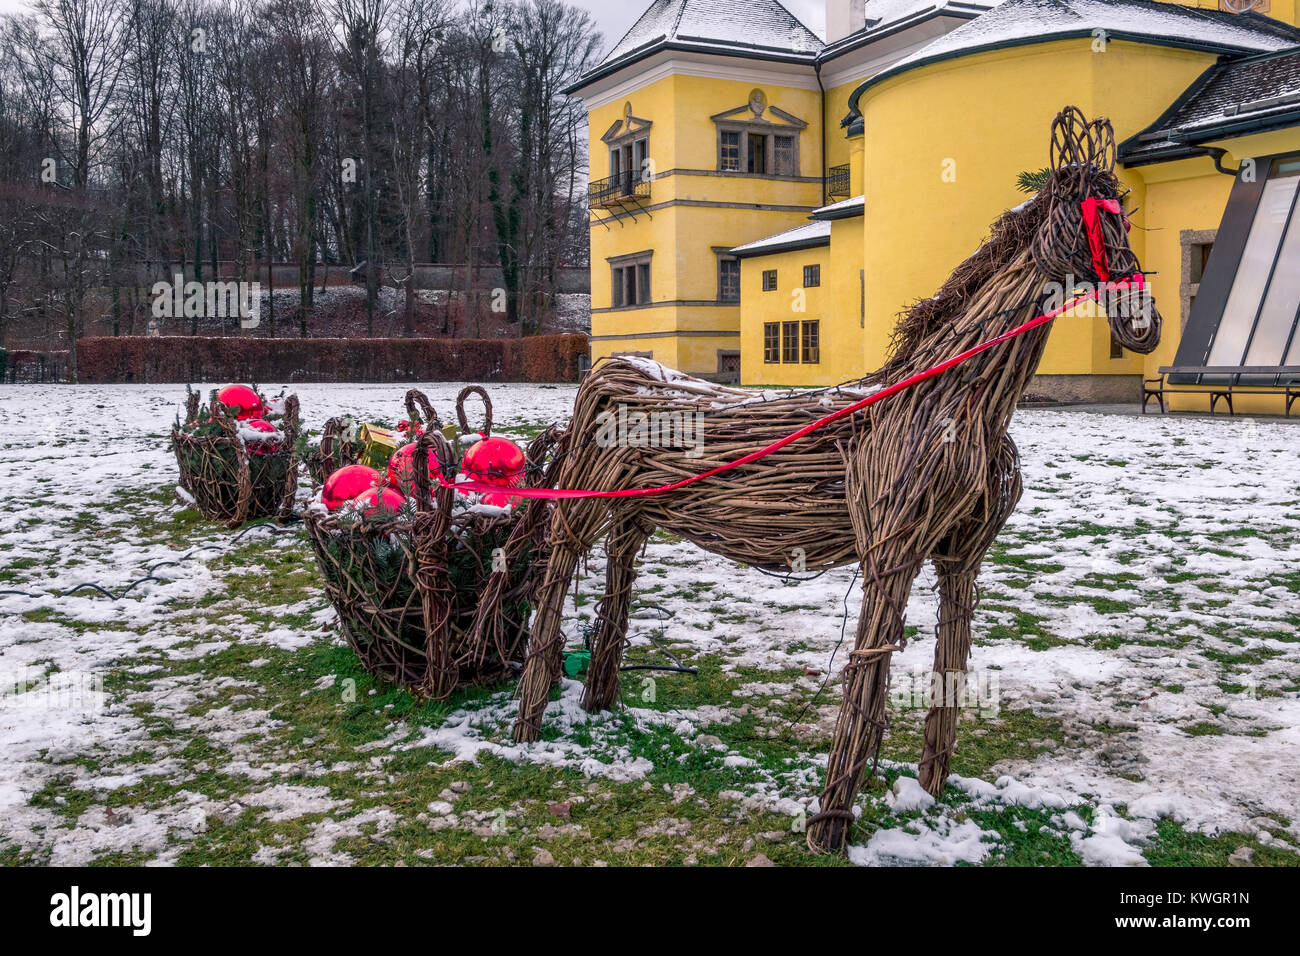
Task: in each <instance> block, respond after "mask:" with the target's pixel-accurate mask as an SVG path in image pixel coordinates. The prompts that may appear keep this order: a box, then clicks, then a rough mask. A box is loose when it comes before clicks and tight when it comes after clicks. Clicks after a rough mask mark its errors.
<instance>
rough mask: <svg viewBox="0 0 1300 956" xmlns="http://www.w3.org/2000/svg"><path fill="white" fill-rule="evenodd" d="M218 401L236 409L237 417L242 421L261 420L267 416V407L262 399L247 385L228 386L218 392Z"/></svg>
mask: <svg viewBox="0 0 1300 956" xmlns="http://www.w3.org/2000/svg"><path fill="white" fill-rule="evenodd" d="M217 401H219V402H220V403H221V404H222V405H225V406H227V407H228V408H233V409H236V414H235V417H236V418H238V419H239V420H240V421H243V420H245V419H249V418H261V417H262V416H263V415H265V414H266V405H265V404H263V402H262V397H261V396H260V395H258V394H257V392H255V391H253V390H252V389H251V388H249V387H248V386H247V385H227V386H226V387H225V388H223V389H222V390H221V391H219V392H217Z"/></svg>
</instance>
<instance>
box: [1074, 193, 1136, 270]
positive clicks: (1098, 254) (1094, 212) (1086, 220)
mask: <svg viewBox="0 0 1300 956" xmlns="http://www.w3.org/2000/svg"><path fill="white" fill-rule="evenodd" d="M1079 209H1080V210H1081V211H1082V213H1083V225H1084V228H1085V229H1087V230H1088V251H1090V252H1091V253H1092V270H1093V271H1094V272H1095V273H1097V278H1098V279H1100V280H1101V281H1102V282H1109V281H1110V263H1109V262H1108V261H1107V259H1106V237H1105V234H1104V233H1102V231H1101V215H1100V214H1099V210H1101V209H1104V210H1106V212H1113V213H1114V214H1115V215H1117V216H1123V215H1124V209H1123V207H1122V206H1120V204H1119V200H1118V199H1098V198H1097V197H1096V196H1089V197H1088V198H1087V199H1085V200H1084V201H1083V202H1081V203H1079ZM1128 229H1129V221H1128V216H1124V231H1125V232H1127V231H1128Z"/></svg>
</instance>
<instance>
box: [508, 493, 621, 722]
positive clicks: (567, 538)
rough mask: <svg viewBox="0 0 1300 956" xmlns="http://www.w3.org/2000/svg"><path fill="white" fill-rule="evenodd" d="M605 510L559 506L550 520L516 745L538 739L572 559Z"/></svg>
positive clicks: (588, 504)
mask: <svg viewBox="0 0 1300 956" xmlns="http://www.w3.org/2000/svg"><path fill="white" fill-rule="evenodd" d="M608 514H609V506H608V505H606V504H603V503H598V502H596V501H577V502H562V503H561V504H560V505H559V506H558V507H557V508H556V509H555V516H554V517H553V518H552V519H551V529H550V535H551V540H552V541H553V542H554V545H553V547H552V549H551V555H550V558H549V560H548V561H547V562H546V574H545V576H544V577H543V578H542V584H541V587H540V588H539V589H538V593H537V600H536V608H537V612H536V614H535V615H534V616H533V626H532V628H531V629H530V630H529V632H528V656H527V659H526V660H525V661H524V672H523V674H522V675H521V676H520V678H519V717H518V719H517V720H516V721H515V730H514V738H515V740H518V741H520V742H522V743H527V742H531V741H534V740H536V739H537V738H538V737H539V736H540V735H541V730H542V713H543V712H544V711H545V710H546V699H547V697H548V696H549V695H550V692H551V685H552V684H553V683H555V681H556V679H557V678H559V676H560V665H561V663H562V661H563V658H564V635H563V633H562V632H561V630H560V624H561V623H562V621H563V618H564V599H565V598H566V597H567V596H568V593H569V585H570V583H571V582H572V581H573V573H574V571H575V570H576V569H577V567H578V559H579V558H580V557H581V556H582V555H583V554H585V553H586V552H587V551H588V550H589V549H590V548H591V546H592V545H593V544H595V542H596V540H597V538H598V537H599V536H600V532H601V531H602V530H603V528H604V525H605V523H606V521H607V520H608Z"/></svg>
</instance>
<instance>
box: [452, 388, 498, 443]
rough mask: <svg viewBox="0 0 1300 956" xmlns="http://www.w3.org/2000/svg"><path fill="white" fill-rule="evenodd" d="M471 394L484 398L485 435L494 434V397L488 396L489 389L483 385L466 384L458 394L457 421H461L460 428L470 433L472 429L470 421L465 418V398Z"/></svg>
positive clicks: (483, 430) (483, 429)
mask: <svg viewBox="0 0 1300 956" xmlns="http://www.w3.org/2000/svg"><path fill="white" fill-rule="evenodd" d="M471 395H477V396H478V397H479V398H481V399H482V400H483V419H484V421H483V428H482V429H481V431H482V433H483V434H484V435H491V434H492V399H490V398H488V393H487V391H486V390H485V389H484V388H483V387H482V386H481V385H466V386H465V387H464V388H462V389H461V390H460V394H459V395H457V396H456V421H458V422H459V423H460V430H461V431H462V432H464V433H466V434H468V433H469V432H470V431H471V430H472V429H471V428H470V427H469V422H468V421H467V420H466V419H465V399H467V398H469V397H470V396H471Z"/></svg>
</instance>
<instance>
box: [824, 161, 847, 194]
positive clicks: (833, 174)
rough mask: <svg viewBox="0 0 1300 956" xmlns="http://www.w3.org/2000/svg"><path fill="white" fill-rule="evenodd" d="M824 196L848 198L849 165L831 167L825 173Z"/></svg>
mask: <svg viewBox="0 0 1300 956" xmlns="http://www.w3.org/2000/svg"><path fill="white" fill-rule="evenodd" d="M826 195H827V196H829V197H831V198H841V199H848V198H849V164H848V163H845V164H844V165H843V166H832V167H831V168H830V169H829V170H828V171H827V176H826Z"/></svg>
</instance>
